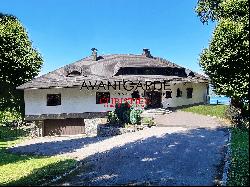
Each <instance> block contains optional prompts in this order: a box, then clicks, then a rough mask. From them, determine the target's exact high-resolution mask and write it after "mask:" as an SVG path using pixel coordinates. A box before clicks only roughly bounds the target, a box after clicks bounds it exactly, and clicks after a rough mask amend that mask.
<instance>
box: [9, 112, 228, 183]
mask: <svg viewBox="0 0 250 187" xmlns="http://www.w3.org/2000/svg"><path fill="white" fill-rule="evenodd" d="M169 115H170V114H168V115H164V116H161V117H159V118H162V121H165V120H167V121H166V123H165V126H164V125H162V124H161V125H160V126H158V127H153V128H149V129H145V130H142V131H138V132H134V133H128V134H123V135H119V136H114V137H108V138H103V137H102V138H101V137H99V138H97V137H54V138H46V137H45V138H38V139H35V140H29V141H27V142H24V143H23V144H20V145H18V146H17V147H15V148H12V149H10V151H12V152H21V153H33V154H34V153H35V154H43V155H58V154H60V155H64V156H69V157H73V158H76V159H78V160H81V161H83V163H84V166H83V167H82V168H81V169H80V170H79V171H78V172H77V173H75V174H74V175H71V176H70V177H69V178H67V179H66V180H65V181H64V182H63V183H61V184H59V185H128V184H131V185H214V181H215V178H216V177H218V176H219V175H220V172H221V164H223V158H224V154H225V148H226V147H225V145H226V144H227V141H228V131H227V128H225V127H222V126H221V125H220V122H219V121H218V120H217V119H216V118H212V117H207V116H201V115H196V114H192V113H183V112H173V113H171V116H169ZM168 116H169V117H168ZM187 116H189V117H190V119H192V120H190V122H189V123H186V119H187ZM184 117H185V118H184ZM195 119H196V120H195ZM158 120H160V119H158ZM173 120H174V121H178V124H185V125H183V126H179V125H175V127H174V125H169V126H168V125H167V124H174V121H173ZM170 121H171V122H170ZM184 121H185V122H184ZM179 122H181V123H179ZM187 124H188V125H187ZM199 124H202V125H199ZM204 124H207V125H204Z"/></svg>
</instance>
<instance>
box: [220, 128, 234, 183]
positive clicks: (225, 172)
mask: <svg viewBox="0 0 250 187" xmlns="http://www.w3.org/2000/svg"><path fill="white" fill-rule="evenodd" d="M228 133H229V135H228V144H227V152H226V156H225V159H224V161H225V165H224V169H223V175H222V181H221V186H226V185H227V180H228V170H229V166H230V164H231V153H232V150H231V136H232V134H231V130H230V128H229V129H228Z"/></svg>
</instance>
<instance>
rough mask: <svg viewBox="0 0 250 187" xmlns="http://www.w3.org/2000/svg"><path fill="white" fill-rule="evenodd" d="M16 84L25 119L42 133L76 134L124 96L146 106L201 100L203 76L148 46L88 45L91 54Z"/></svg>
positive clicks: (204, 89)
mask: <svg viewBox="0 0 250 187" xmlns="http://www.w3.org/2000/svg"><path fill="white" fill-rule="evenodd" d="M17 89H21V90H24V99H25V118H26V120H32V121H37V122H39V123H38V124H40V126H41V134H42V135H50V134H79V133H84V132H85V122H86V119H94V118H98V117H101V116H105V115H106V112H107V111H112V110H114V105H115V103H119V102H123V101H125V100H127V102H134V104H137V105H142V107H147V108H159V107H163V108H168V107H178V106H183V105H192V104H200V103H206V102H207V92H208V79H207V78H206V77H204V76H203V75H200V74H197V73H195V72H193V71H191V70H189V69H186V68H184V67H181V66H179V65H177V64H174V63H172V62H170V61H168V60H165V59H163V58H158V57H153V56H152V55H151V54H150V51H149V49H143V53H142V54H141V55H134V54H113V55H100V56H98V55H97V49H95V48H92V55H90V56H88V57H86V58H83V59H81V60H79V61H77V62H74V63H72V64H69V65H67V66H64V67H62V68H59V69H57V70H55V71H52V72H49V73H47V74H45V75H42V76H40V77H37V78H35V79H33V80H31V81H29V82H27V83H25V84H23V85H20V86H19V87H17ZM122 99H123V101H122Z"/></svg>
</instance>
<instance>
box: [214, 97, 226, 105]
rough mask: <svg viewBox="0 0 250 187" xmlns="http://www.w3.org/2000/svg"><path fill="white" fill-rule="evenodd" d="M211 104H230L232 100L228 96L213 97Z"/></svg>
mask: <svg viewBox="0 0 250 187" xmlns="http://www.w3.org/2000/svg"><path fill="white" fill-rule="evenodd" d="M210 104H224V105H229V104H230V98H229V97H226V96H211V97H210Z"/></svg>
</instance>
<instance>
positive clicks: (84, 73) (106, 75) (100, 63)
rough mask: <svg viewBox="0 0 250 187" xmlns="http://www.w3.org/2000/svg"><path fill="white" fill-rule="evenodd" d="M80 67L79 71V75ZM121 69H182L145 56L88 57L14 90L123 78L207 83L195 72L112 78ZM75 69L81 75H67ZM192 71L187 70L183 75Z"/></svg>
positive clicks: (65, 85) (78, 84) (74, 84)
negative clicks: (178, 74)
mask: <svg viewBox="0 0 250 187" xmlns="http://www.w3.org/2000/svg"><path fill="white" fill-rule="evenodd" d="M79 67H80V69H81V71H80V72H79ZM124 67H170V68H183V67H181V66H179V65H177V64H174V63H172V62H170V61H168V60H165V59H163V58H157V57H151V58H150V57H146V56H144V55H132V54H128V55H126V54H125V55H124V54H113V55H102V56H98V58H97V61H94V60H93V57H92V56H88V57H86V58H83V59H81V60H79V61H76V62H74V63H72V64H69V65H66V66H64V67H62V68H59V69H57V70H54V71H52V72H49V73H47V74H45V75H42V76H40V77H37V78H35V79H33V80H31V81H29V82H27V83H24V84H22V85H20V86H18V87H17V89H28V88H50V87H74V86H80V85H82V82H83V81H84V80H91V81H93V80H99V81H107V80H109V81H115V80H122V79H125V78H126V77H128V78H129V80H142V81H143V80H148V79H151V80H169V81H185V82H194V81H196V82H197V81H198V82H207V78H206V77H204V76H203V75H200V74H197V73H194V76H193V77H178V76H163V75H135V76H131V75H130V76H126V75H125V76H121V75H119V76H115V74H116V73H117V72H118V70H119V69H120V68H124ZM74 68H75V69H76V71H77V72H78V73H79V74H80V75H79V74H77V75H76V76H70V75H69V72H74ZM187 71H188V72H191V70H188V69H186V72H187Z"/></svg>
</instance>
